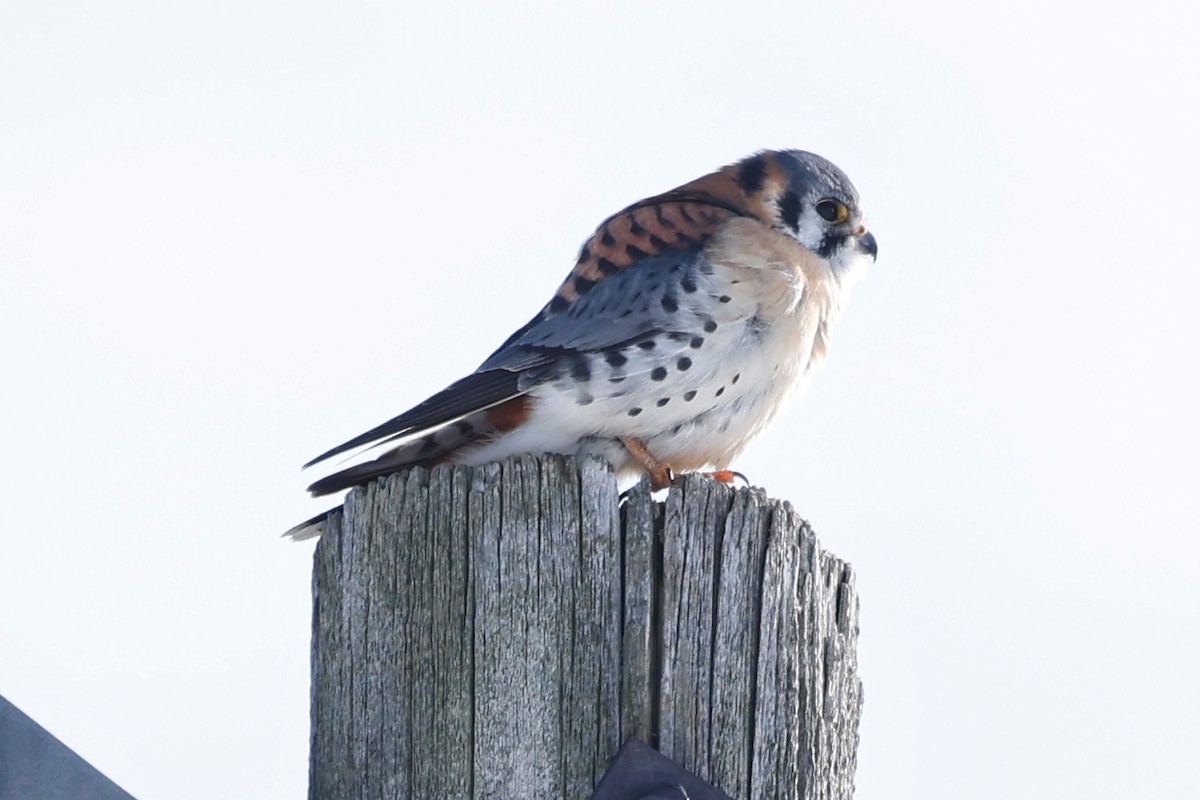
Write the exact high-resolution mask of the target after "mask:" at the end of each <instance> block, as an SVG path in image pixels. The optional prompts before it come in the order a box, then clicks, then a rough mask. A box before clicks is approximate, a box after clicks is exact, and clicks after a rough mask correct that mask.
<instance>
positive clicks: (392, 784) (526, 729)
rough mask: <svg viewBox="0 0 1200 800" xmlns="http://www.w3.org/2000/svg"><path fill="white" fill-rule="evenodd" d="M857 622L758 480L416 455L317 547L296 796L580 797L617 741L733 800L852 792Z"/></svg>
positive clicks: (316, 799) (355, 503) (824, 557)
mask: <svg viewBox="0 0 1200 800" xmlns="http://www.w3.org/2000/svg"><path fill="white" fill-rule="evenodd" d="M857 638H858V598H857V596H856V595H855V592H854V575H853V572H852V571H851V569H850V567H849V566H848V565H847V564H845V563H844V562H842V561H839V560H838V559H836V558H834V557H833V556H831V555H829V554H827V553H825V552H824V551H822V550H821V549H820V547H819V545H818V544H817V541H816V538H815V536H814V535H813V533H812V531H811V530H810V529H809V527H808V525H807V524H806V523H804V522H803V521H802V520H801V519H800V518H799V517H798V516H797V515H796V513H795V512H794V511H793V510H792V508H791V506H790V505H788V504H787V503H782V502H779V501H776V500H770V499H768V498H766V497H765V496H764V495H763V494H762V493H761V492H759V491H757V490H752V489H739V490H734V489H731V488H730V487H728V486H724V485H722V484H719V483H716V482H714V481H712V480H710V479H707V478H702V477H696V476H688V477H685V478H684V479H683V480H682V482H681V483H680V484H679V485H677V486H676V487H674V488H672V489H671V491H670V492H669V493H668V495H667V498H666V501H665V502H664V503H656V502H654V501H653V499H652V498H651V496H650V492H649V489H648V488H647V485H646V483H645V482H643V483H642V484H640V485H639V486H638V487H636V488H634V489H633V490H632V491H631V492H630V493H629V494H628V495H627V496H626V498H625V499H624V500H623V501H620V500H619V497H618V493H617V485H616V481H615V479H614V478H613V475H612V473H611V471H610V470H609V469H608V467H607V465H605V464H604V463H603V462H601V461H598V460H594V459H588V460H585V461H583V462H581V463H577V462H575V461H573V460H571V459H565V458H561V457H557V456H544V457H540V458H533V457H522V458H519V459H515V460H512V461H508V462H504V463H503V464H490V465H486V466H483V467H456V466H442V467H437V468H434V469H432V470H424V469H414V470H412V471H410V472H406V473H403V474H399V475H394V476H391V477H389V478H387V479H385V480H381V481H378V482H376V483H373V484H371V485H370V486H367V487H366V488H364V489H357V490H355V491H354V492H352V493H351V494H350V495H349V496H348V497H347V500H346V503H345V506H344V508H343V510H342V511H341V512H339V513H336V514H335V515H334V516H333V517H332V518H331V520H330V522H329V524H328V526H327V529H326V533H325V535H324V536H323V537H322V539H321V541H320V542H319V543H318V546H317V550H316V554H315V556H314V569H313V643H312V646H313V652H312V751H311V760H310V767H309V796H310V798H312V800H335V798H336V799H337V800H340V799H341V798H415V799H421V798H451V797H462V798H481V799H482V798H570V799H571V800H582V799H583V798H587V797H588V796H589V795H590V794H591V791H592V788H593V787H594V786H595V784H596V781H597V780H598V779H599V778H600V776H601V775H602V774H603V772H604V770H605V768H606V767H607V765H608V762H609V760H610V759H611V758H612V757H613V756H614V755H615V754H616V752H617V749H618V748H619V747H620V745H621V743H622V742H623V741H625V740H626V739H627V738H629V737H637V738H640V739H642V740H644V741H647V742H649V743H651V744H653V745H655V746H656V747H658V749H659V750H660V751H661V752H662V753H663V754H664V755H666V756H668V757H670V758H672V759H674V760H675V761H677V762H679V763H680V764H682V765H683V766H684V767H686V768H688V769H690V770H691V771H693V772H695V773H697V774H699V775H700V776H702V777H704V778H706V779H707V780H709V781H710V782H712V783H714V784H715V785H717V786H719V787H720V788H722V789H723V790H724V791H725V792H726V793H728V794H729V795H731V796H732V797H735V798H777V797H789V798H850V797H851V796H852V794H853V789H854V769H855V758H856V747H857V744H858V720H859V715H860V712H861V705H862V684H861V682H860V681H859V678H858V672H857V657H856V651H855V647H856V644H857Z"/></svg>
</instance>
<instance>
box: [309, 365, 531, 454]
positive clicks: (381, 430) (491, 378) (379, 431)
mask: <svg viewBox="0 0 1200 800" xmlns="http://www.w3.org/2000/svg"><path fill="white" fill-rule="evenodd" d="M520 394H521V390H520V389H518V388H517V373H515V372H510V371H509V370H506V369H493V370H488V371H486V372H476V373H473V374H471V375H468V376H467V377H465V378H463V379H462V380H458V381H455V382H454V383H452V384H451V385H450V386H448V387H446V388H445V389H443V390H442V391H440V392H438V393H437V394H435V395H433V396H432V397H430V398H429V399H427V400H424V401H422V402H421V403H418V404H417V405H415V406H413V407H412V408H410V409H409V410H408V411H405V412H404V413H403V414H401V415H399V416H397V417H393V418H392V419H389V420H388V421H387V422H385V423H383V424H382V425H378V426H376V427H374V428H372V429H371V430H369V431H367V432H366V433H363V434H360V435H358V436H355V437H354V438H353V439H351V440H350V441H348V442H343V443H342V444H339V445H338V446H337V447H334V448H333V449H331V450H326V451H325V452H324V453H322V454H321V455H319V456H317V457H316V458H314V459H313V460H312V461H309V462H308V463H307V464H305V465H304V468H305V469H307V468H308V467H311V466H312V465H313V464H319V463H320V462H322V461H325V460H326V459H329V458H332V457H333V456H336V455H340V454H342V453H345V452H346V451H348V450H353V449H354V448H356V447H361V446H363V445H368V444H372V443H379V442H387V441H391V440H393V439H398V438H402V437H406V436H412V435H415V434H418V433H420V432H421V431H424V430H429V429H430V428H436V427H439V426H441V425H445V424H446V423H447V422H452V421H454V420H456V419H458V418H459V417H463V416H465V415H467V414H470V413H472V412H475V411H481V410H483V409H486V408H491V407H492V406H494V405H498V404H500V403H503V402H504V401H505V400H511V399H512V398H514V397H517V396H518V395H520ZM385 457H386V456H385ZM331 477H332V476H331Z"/></svg>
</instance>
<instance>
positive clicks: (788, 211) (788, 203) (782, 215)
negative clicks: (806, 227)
mask: <svg viewBox="0 0 1200 800" xmlns="http://www.w3.org/2000/svg"><path fill="white" fill-rule="evenodd" d="M802 207H803V204H802V203H801V202H800V196H799V195H798V194H796V193H795V192H793V191H787V192H784V193H783V197H781V198H779V219H780V221H781V222H783V224H784V225H787V226H788V227H789V228H791V229H792V230H799V228H800V210H801V208H802Z"/></svg>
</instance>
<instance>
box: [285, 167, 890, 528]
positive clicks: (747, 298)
mask: <svg viewBox="0 0 1200 800" xmlns="http://www.w3.org/2000/svg"><path fill="white" fill-rule="evenodd" d="M877 254H878V247H877V245H876V242H875V237H874V236H873V235H872V234H871V233H870V231H869V230H868V229H867V225H866V216H865V212H864V209H863V205H862V201H861V199H860V197H859V194H858V191H857V190H856V189H855V188H854V185H853V184H852V183H851V182H850V179H849V178H848V177H847V176H846V174H845V173H844V172H842V170H841V169H839V168H838V167H837V166H835V165H834V164H833V163H831V162H830V161H828V160H826V159H824V158H822V157H821V156H818V155H816V154H813V153H810V152H806V151H803V150H763V151H759V152H757V153H754V154H752V155H750V156H748V157H746V158H743V159H741V160H740V161H737V162H734V163H732V164H729V165H727V166H724V167H722V168H720V169H718V170H716V171H714V172H712V173H709V174H707V175H704V176H703V177H700V178H697V179H695V180H693V181H690V182H688V183H685V184H683V185H682V186H679V187H678V188H675V189H671V190H670V191H667V192H664V193H662V194H658V195H655V196H652V197H649V198H646V199H644V200H639V201H638V202H636V203H633V204H632V205H629V206H627V207H626V208H624V209H622V210H621V211H618V212H617V213H615V214H613V215H612V216H610V217H608V218H607V219H605V220H604V221H603V222H602V223H601V224H600V226H599V227H598V228H596V230H595V232H594V233H592V235H591V236H590V237H589V238H588V239H587V240H586V241H585V242H584V243H583V245H582V247H581V248H580V250H579V255H578V257H577V258H576V260H575V265H574V267H573V268H572V269H571V271H570V273H569V274H568V275H567V277H566V279H565V280H564V281H563V282H562V283H561V285H559V287H558V289H557V291H556V292H555V293H554V295H553V296H552V297H551V299H550V301H549V302H547V303H546V304H545V305H544V306H543V307H542V308H541V309H540V310H539V311H538V312H537V313H536V314H535V315H534V316H533V318H532V319H531V320H529V322H527V323H526V324H525V325H523V326H522V327H520V328H519V329H518V330H517V331H515V332H514V333H513V334H512V335H511V336H509V337H508V339H506V340H505V341H504V343H503V344H501V345H500V346H499V347H498V348H497V349H496V350H495V351H494V352H493V353H492V354H491V355H490V356H488V357H487V358H486V359H485V360H484V361H483V363H482V364H480V366H479V368H478V369H476V370H475V371H474V372H472V373H471V374H469V375H467V376H465V377H463V378H461V379H459V380H457V381H454V382H453V383H452V384H450V385H449V386H448V387H446V388H445V389H443V390H441V391H439V392H437V393H435V394H433V395H432V396H430V397H429V398H427V399H426V400H423V401H422V402H420V403H418V404H417V405H415V406H413V407H412V408H410V409H408V410H407V411H404V412H403V413H401V414H399V415H398V416H395V417H393V418H391V419H389V420H388V421H386V422H384V423H382V424H381V425H378V426H376V427H374V428H372V429H371V430H369V431H366V432H365V433H362V434H360V435H359V436H355V437H354V438H352V439H350V440H349V441H346V442H344V443H342V444H340V445H338V446H336V447H333V448H331V449H329V450H327V451H325V452H324V453H321V454H320V455H319V456H317V457H316V458H314V459H312V460H311V461H309V462H308V463H307V464H305V465H304V467H305V468H309V467H312V466H314V465H316V464H319V463H321V462H325V461H327V460H328V459H331V458H334V457H335V456H339V455H342V454H344V453H347V452H350V451H354V450H357V449H359V448H367V449H373V448H376V447H386V448H387V449H386V450H385V451H384V452H383V453H382V454H381V455H379V456H377V457H375V458H373V459H372V460H368V461H365V462H363V463H359V464H356V465H354V466H351V467H349V468H346V469H342V470H339V471H337V472H334V473H333V474H331V475H328V476H326V477H324V478H321V479H320V480H317V481H316V482H314V483H313V484H312V485H311V486H309V487H308V489H309V491H310V492H311V493H312V495H313V496H322V495H327V494H331V493H334V492H338V491H341V490H343V489H347V488H351V487H354V486H359V485H363V484H365V483H367V482H369V481H371V480H373V479H375V478H378V477H380V476H384V475H388V474H390V473H393V472H397V471H399V470H403V469H407V468H409V467H412V466H416V465H421V466H432V465H436V464H442V463H458V464H483V463H486V462H489V461H496V460H500V459H503V458H506V457H508V456H512V455H518V454H523V453H562V454H567V455H585V454H595V455H599V456H601V457H602V458H604V459H605V460H607V461H608V462H609V463H610V464H611V465H612V467H613V469H614V471H615V472H616V474H617V475H618V477H619V478H622V479H623V480H635V479H637V478H638V477H640V476H641V475H642V474H646V475H648V476H649V478H650V484H651V488H652V489H655V490H659V489H663V488H667V487H669V486H670V484H671V483H672V482H673V481H674V480H675V478H676V476H678V475H679V474H681V473H684V472H694V471H704V470H710V471H711V473H710V474H712V475H714V476H715V477H717V478H718V479H721V480H730V479H731V478H732V476H733V475H736V473H733V472H732V471H731V470H730V466H731V464H732V462H733V460H734V459H735V458H736V457H737V456H738V455H739V454H740V453H741V452H742V451H743V449H744V448H745V447H746V445H747V444H748V443H749V442H750V441H751V440H752V439H753V438H754V437H755V436H757V435H758V434H759V433H761V432H762V431H763V429H764V428H765V427H766V426H767V424H768V423H769V422H771V420H772V419H773V418H774V417H775V416H776V415H777V413H778V412H779V410H780V409H781V408H782V407H783V406H784V405H785V404H786V403H787V401H788V400H789V399H792V398H794V397H795V396H796V395H798V394H801V393H803V391H804V390H805V389H806V388H807V386H808V383H809V381H810V380H811V378H812V374H813V371H814V369H815V368H816V367H817V366H819V365H820V364H821V363H822V362H823V361H824V360H825V357H826V354H827V350H828V346H829V335H830V326H831V324H832V323H833V322H834V321H835V320H836V319H837V318H838V317H839V316H840V315H841V312H842V310H843V308H844V307H845V304H846V301H847V298H848V295H849V293H850V289H851V287H852V286H853V284H854V283H855V282H856V280H857V279H858V278H859V277H861V276H862V274H863V273H864V272H865V271H866V268H867V267H868V266H869V265H870V264H871V263H873V262H874V261H875V259H876V256H877ZM326 513H328V512H326ZM324 516H325V515H324V514H322V515H318V516H317V517H314V518H313V519H312V520H309V521H307V522H305V523H301V524H300V525H297V526H296V527H295V528H293V529H292V530H291V531H289V532H288V534H287V535H290V536H292V537H293V538H306V537H308V536H313V535H319V533H320V531H321V525H320V523H321V522H322V521H323V518H324Z"/></svg>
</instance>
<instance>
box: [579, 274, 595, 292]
mask: <svg viewBox="0 0 1200 800" xmlns="http://www.w3.org/2000/svg"><path fill="white" fill-rule="evenodd" d="M595 285H596V282H595V281H594V280H592V279H590V278H584V277H579V278H576V279H575V291H577V292H579V293H580V294H587V293H588V292H590V291H591V290H592V287H593V286H595Z"/></svg>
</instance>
